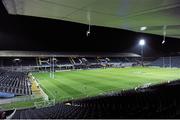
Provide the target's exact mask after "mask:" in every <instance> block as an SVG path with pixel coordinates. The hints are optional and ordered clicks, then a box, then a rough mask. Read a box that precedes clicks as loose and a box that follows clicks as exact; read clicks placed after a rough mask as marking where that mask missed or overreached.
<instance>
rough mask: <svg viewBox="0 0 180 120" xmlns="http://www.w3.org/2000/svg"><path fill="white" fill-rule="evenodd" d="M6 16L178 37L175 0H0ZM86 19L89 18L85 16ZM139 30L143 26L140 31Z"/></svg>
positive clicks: (179, 18) (178, 5) (179, 28)
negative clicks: (50, 19)
mask: <svg viewBox="0 0 180 120" xmlns="http://www.w3.org/2000/svg"><path fill="white" fill-rule="evenodd" d="M3 3H4V5H5V7H6V9H7V11H8V13H9V14H15V15H16V14H18V15H27V16H37V17H44V18H53V19H59V20H65V21H72V22H78V23H83V24H88V23H89V22H88V19H90V21H91V24H92V25H97V26H105V27H112V28H121V29H126V30H132V31H136V32H145V33H152V34H157V35H163V28H164V26H166V29H167V36H169V37H175V38H180V14H179V11H180V1H179V0H3ZM88 16H89V17H88ZM141 27H147V29H144V31H141V30H140V28H141Z"/></svg>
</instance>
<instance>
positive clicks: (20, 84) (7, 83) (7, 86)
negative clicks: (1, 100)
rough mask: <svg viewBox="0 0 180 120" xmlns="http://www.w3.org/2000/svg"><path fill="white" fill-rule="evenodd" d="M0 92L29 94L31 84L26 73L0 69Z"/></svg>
mask: <svg viewBox="0 0 180 120" xmlns="http://www.w3.org/2000/svg"><path fill="white" fill-rule="evenodd" d="M0 71H1V72H0V92H4V93H13V94H15V95H30V94H31V85H30V82H29V80H28V75H27V73H24V72H10V71H4V70H0Z"/></svg>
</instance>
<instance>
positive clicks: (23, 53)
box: [0, 51, 140, 57]
mask: <svg viewBox="0 0 180 120" xmlns="http://www.w3.org/2000/svg"><path fill="white" fill-rule="evenodd" d="M0 57H140V55H138V54H134V53H85V52H82V53H75V52H74V53H73V52H40V51H0Z"/></svg>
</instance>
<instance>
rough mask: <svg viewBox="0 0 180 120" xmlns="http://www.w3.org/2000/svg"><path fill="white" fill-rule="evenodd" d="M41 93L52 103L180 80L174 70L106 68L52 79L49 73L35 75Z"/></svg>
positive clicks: (60, 75)
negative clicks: (41, 89)
mask: <svg viewBox="0 0 180 120" xmlns="http://www.w3.org/2000/svg"><path fill="white" fill-rule="evenodd" d="M33 75H34V76H35V78H36V79H37V80H38V82H39V83H40V85H41V86H42V88H43V89H44V91H45V92H46V93H47V94H48V95H49V97H50V98H51V99H53V98H55V99H56V101H63V100H68V99H76V98H82V97H86V96H95V95H99V94H102V93H106V92H110V91H120V90H123V89H131V88H135V87H138V86H143V85H144V84H147V83H152V84H157V83H162V82H166V81H169V80H177V79H180V69H177V68H172V69H171V68H153V67H144V68H142V67H131V68H107V69H93V70H76V71H66V72H65V71H64V72H56V73H55V78H54V79H52V78H49V73H34V74H33Z"/></svg>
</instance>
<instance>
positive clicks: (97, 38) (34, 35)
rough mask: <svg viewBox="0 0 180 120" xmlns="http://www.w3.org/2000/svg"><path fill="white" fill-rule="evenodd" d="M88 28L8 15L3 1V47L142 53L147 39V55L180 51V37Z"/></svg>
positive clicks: (0, 36)
mask: <svg viewBox="0 0 180 120" xmlns="http://www.w3.org/2000/svg"><path fill="white" fill-rule="evenodd" d="M87 30H88V26H87V25H83V24H78V23H73V22H67V21H61V20H53V19H45V18H37V17H29V16H19V15H8V13H7V11H6V10H5V8H4V6H3V5H2V3H1V4H0V50H32V51H57V52H133V53H140V48H139V46H138V40H139V39H140V38H144V39H146V43H147V44H146V46H145V54H146V56H154V55H159V54H162V53H165V54H168V53H172V52H179V51H180V47H179V45H180V40H179V39H173V38H167V41H166V43H165V44H164V45H162V44H161V42H162V40H163V37H162V36H157V35H150V34H142V33H136V32H131V31H126V30H121V29H112V28H105V27H97V26H92V27H91V35H90V37H87V36H86V31H87Z"/></svg>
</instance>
